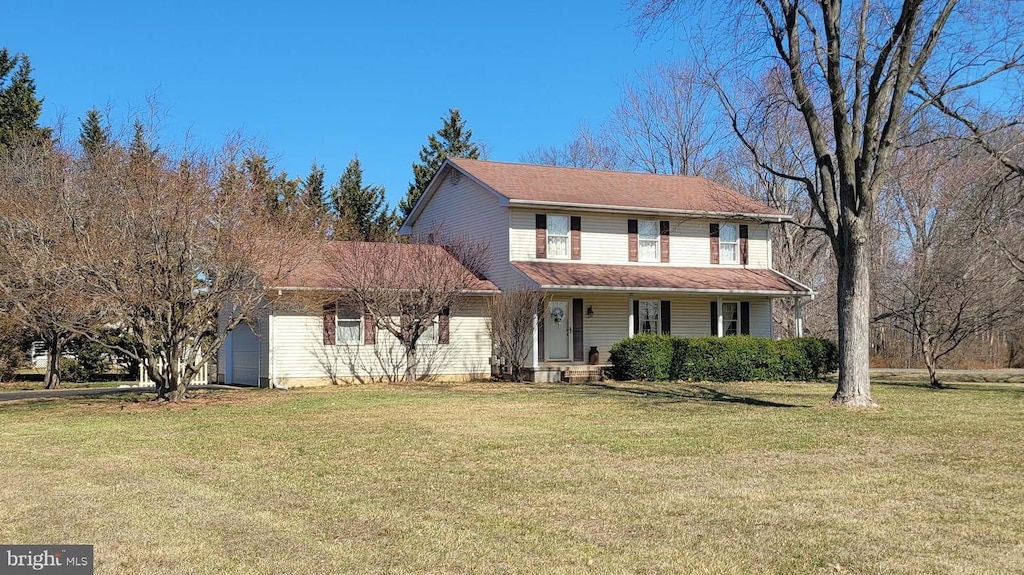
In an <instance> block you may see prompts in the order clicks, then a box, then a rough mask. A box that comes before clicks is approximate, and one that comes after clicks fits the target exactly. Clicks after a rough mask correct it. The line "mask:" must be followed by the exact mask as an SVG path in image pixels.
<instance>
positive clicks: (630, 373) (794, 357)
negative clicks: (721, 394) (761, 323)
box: [610, 335, 839, 381]
mask: <svg viewBox="0 0 1024 575" xmlns="http://www.w3.org/2000/svg"><path fill="white" fill-rule="evenodd" d="M610 361H611V363H612V368H613V370H612V375H613V376H614V377H615V379H618V380H621V381H625V380H648V381H666V380H673V381H674V380H689V381H801V380H808V379H817V378H820V377H822V376H823V375H825V374H826V373H829V372H831V371H835V370H836V369H837V368H838V367H839V350H838V348H837V347H836V344H835V343H834V342H832V341H830V340H827V339H821V338H816V337H804V338H800V339H783V340H777V341H776V340H771V339H765V338H759V337H749V336H730V337H695V338H688V337H670V336H667V335H638V336H636V337H633V338H628V339H624V340H622V341H620V342H619V343H617V344H615V345H614V346H612V350H611V356H610Z"/></svg>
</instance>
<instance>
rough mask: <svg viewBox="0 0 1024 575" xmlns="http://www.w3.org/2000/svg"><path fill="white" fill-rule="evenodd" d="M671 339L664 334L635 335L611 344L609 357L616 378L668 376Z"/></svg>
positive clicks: (657, 378) (660, 377) (665, 377)
mask: <svg viewBox="0 0 1024 575" xmlns="http://www.w3.org/2000/svg"><path fill="white" fill-rule="evenodd" d="M672 339H673V338H671V337H669V336H667V335H638V336H636V337H633V338H627V339H624V340H622V341H620V342H619V343H616V344H615V345H613V346H612V350H611V354H610V357H609V360H610V361H611V363H612V366H614V369H613V375H614V376H615V379H619V380H626V379H647V380H652V381H659V380H665V379H668V378H669V371H670V369H671V367H672V356H673V353H672Z"/></svg>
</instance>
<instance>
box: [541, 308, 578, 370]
mask: <svg viewBox="0 0 1024 575" xmlns="http://www.w3.org/2000/svg"><path fill="white" fill-rule="evenodd" d="M571 320H572V314H570V313H569V302H567V301H558V300H556V301H551V302H549V303H548V316H547V317H546V318H544V342H545V346H546V347H547V348H548V349H547V353H548V359H553V360H561V359H569V337H570V336H571V335H572V326H571V325H570V321H571Z"/></svg>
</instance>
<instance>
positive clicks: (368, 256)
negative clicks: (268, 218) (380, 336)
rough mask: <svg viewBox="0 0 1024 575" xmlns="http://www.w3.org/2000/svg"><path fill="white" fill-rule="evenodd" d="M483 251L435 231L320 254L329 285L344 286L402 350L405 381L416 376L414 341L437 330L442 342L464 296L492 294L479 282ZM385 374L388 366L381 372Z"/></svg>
mask: <svg viewBox="0 0 1024 575" xmlns="http://www.w3.org/2000/svg"><path fill="white" fill-rule="evenodd" d="M486 251H487V248H486V246H482V245H480V244H477V243H474V242H472V241H468V240H464V239H457V238H445V237H444V236H443V234H442V233H441V232H440V231H438V232H435V233H433V234H430V235H428V236H426V237H423V238H414V239H413V241H411V242H410V243H400V242H376V243H370V242H331V243H330V244H327V245H326V246H325V249H324V258H325V259H326V261H327V264H328V269H329V270H330V271H329V273H330V274H331V275H332V278H331V279H332V281H333V283H334V284H335V285H340V286H349V287H350V294H351V297H352V299H353V300H354V301H355V302H356V303H357V304H358V306H359V307H361V308H362V309H364V310H366V312H367V313H368V314H369V315H370V316H371V317H372V318H373V322H374V326H375V328H377V329H382V330H384V331H385V332H387V333H389V334H391V335H392V336H394V337H395V339H397V340H398V342H399V343H400V344H401V345H402V348H403V349H404V350H405V373H404V380H405V381H409V382H411V381H416V379H417V378H418V377H419V376H420V375H421V374H420V371H419V362H418V355H417V351H418V347H419V343H420V338H421V337H422V336H423V334H424V333H426V332H427V331H428V330H431V329H436V330H438V337H439V339H441V340H444V339H446V338H447V330H448V329H449V327H448V323H447V322H448V320H449V318H450V315H451V314H452V313H456V312H457V310H458V307H459V305H460V304H461V303H462V301H463V298H464V297H465V296H466V295H469V294H473V293H488V294H490V293H492V290H493V289H494V288H493V286H492V285H491V284H490V283H489V282H487V281H485V280H482V279H480V276H479V270H480V269H482V265H483V261H484V257H485V256H486ZM383 367H385V369H387V368H388V366H383Z"/></svg>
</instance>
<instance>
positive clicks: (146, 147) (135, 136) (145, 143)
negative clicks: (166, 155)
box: [128, 120, 160, 165]
mask: <svg viewBox="0 0 1024 575" xmlns="http://www.w3.org/2000/svg"><path fill="white" fill-rule="evenodd" d="M132 129H133V132H132V143H131V144H129V145H128V157H129V158H130V159H131V162H132V163H133V164H136V165H137V164H140V163H143V162H147V163H148V162H152V161H153V160H154V159H155V158H156V156H157V154H158V153H159V152H160V148H159V147H157V146H154V145H153V144H152V143H151V142H150V141H149V135H148V134H147V133H146V127H145V126H143V125H142V122H141V121H139V120H135V123H134V124H133V125H132Z"/></svg>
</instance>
